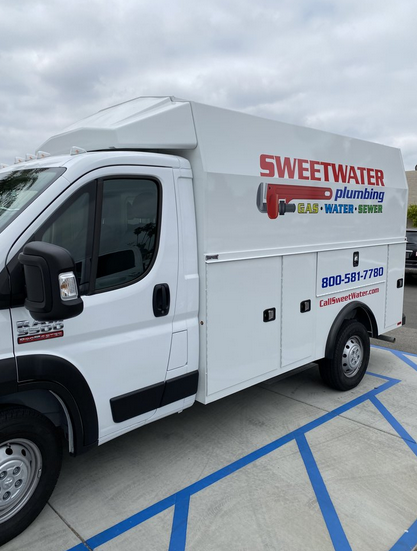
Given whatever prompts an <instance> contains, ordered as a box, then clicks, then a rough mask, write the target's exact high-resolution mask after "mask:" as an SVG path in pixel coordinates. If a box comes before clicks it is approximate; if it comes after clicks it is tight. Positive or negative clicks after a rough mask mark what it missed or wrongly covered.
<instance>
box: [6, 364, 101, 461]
mask: <svg viewBox="0 0 417 551" xmlns="http://www.w3.org/2000/svg"><path fill="white" fill-rule="evenodd" d="M17 372H18V374H19V376H18V381H17V382H16V384H15V385H14V389H13V390H14V391H13V392H10V391H9V392H8V393H7V394H6V393H5V392H2V393H1V404H0V407H3V408H4V407H6V406H14V405H17V406H26V407H29V408H32V409H35V410H37V411H39V412H40V413H42V414H43V415H45V416H46V417H48V418H49V419H50V420H51V421H52V422H53V423H54V424H55V425H59V426H61V427H63V426H64V424H65V423H63V422H62V419H65V421H66V424H67V427H68V440H69V448H70V453H71V454H72V455H79V454H81V453H84V452H85V451H87V450H89V449H90V448H92V447H94V446H96V445H97V443H98V416H97V409H96V406H95V402H94V398H93V395H92V393H91V390H90V387H89V386H88V384H87V381H86V380H85V378H84V377H83V375H82V374H81V373H80V371H79V370H78V369H77V368H76V367H75V366H74V365H73V364H72V363H70V362H68V361H67V360H64V359H63V358H60V357H58V356H52V355H42V354H40V355H27V356H19V357H18V358H17ZM59 415H61V416H62V417H61V421H59ZM57 416H58V418H57Z"/></svg>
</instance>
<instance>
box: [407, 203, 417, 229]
mask: <svg viewBox="0 0 417 551" xmlns="http://www.w3.org/2000/svg"><path fill="white" fill-rule="evenodd" d="M407 218H409V219H410V220H411V222H412V223H413V226H417V205H410V206H409V207H408V210H407Z"/></svg>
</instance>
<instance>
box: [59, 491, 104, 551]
mask: <svg viewBox="0 0 417 551" xmlns="http://www.w3.org/2000/svg"><path fill="white" fill-rule="evenodd" d="M48 506H49V507H50V508H51V509H52V511H53V512H54V513H55V514H56V515H57V517H59V518H60V519H61V520H62V522H63V523H64V524H65V525H66V526H67V527H68V528H69V530H71V532H72V533H73V534H74V536H76V537H77V538H78V539H79V540H80V542H81V544H83V545H84V547H83V548H81V549H88V551H94V550H93V549H91V547H89V546H88V544H87V543H86V541H85V539H84V538H83V537H82V536H80V534H79V533H78V532H77V531H76V530H74V528H73V527H72V526H71V525H70V524H69V523H68V522H67V521H66V520H65V518H64V517H63V516H62V515H61V513H59V512H58V511H57V510H56V509H55V507H54V506H53V505H51V503H50V502H49V501H48ZM78 545H80V544H78Z"/></svg>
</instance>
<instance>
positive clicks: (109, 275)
mask: <svg viewBox="0 0 417 551" xmlns="http://www.w3.org/2000/svg"><path fill="white" fill-rule="evenodd" d="M157 229H158V184H157V183H156V182H155V181H153V180H147V179H137V178H123V179H111V180H110V179H109V180H104V182H103V203H102V213H101V227H100V243H99V251H98V262H97V277H96V282H95V288H96V290H102V289H106V288H109V287H115V286H120V285H125V284H126V283H128V282H130V281H135V280H137V279H139V278H140V277H141V276H143V274H145V272H147V271H148V270H149V269H150V267H151V265H152V263H153V260H154V257H155V253H156V245H157Z"/></svg>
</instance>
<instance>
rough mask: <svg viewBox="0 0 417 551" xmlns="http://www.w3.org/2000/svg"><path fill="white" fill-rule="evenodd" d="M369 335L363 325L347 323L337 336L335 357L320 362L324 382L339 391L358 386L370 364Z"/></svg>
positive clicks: (355, 322)
mask: <svg viewBox="0 0 417 551" xmlns="http://www.w3.org/2000/svg"><path fill="white" fill-rule="evenodd" d="M369 355H370V342H369V335H368V332H367V331H366V329H365V327H364V326H363V325H362V323H360V322H358V321H356V320H348V321H345V322H344V323H343V325H342V327H341V329H340V331H339V333H338V334H337V337H336V342H335V346H334V349H333V356H332V357H331V358H325V359H324V360H322V361H321V362H320V366H319V368H320V375H321V377H322V379H323V380H324V382H325V383H326V384H328V385H329V386H331V387H332V388H335V389H337V390H350V389H351V388H354V387H355V386H357V385H358V384H359V383H360V382H361V380H362V379H363V376H364V375H365V372H366V369H367V367H368V363H369Z"/></svg>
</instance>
